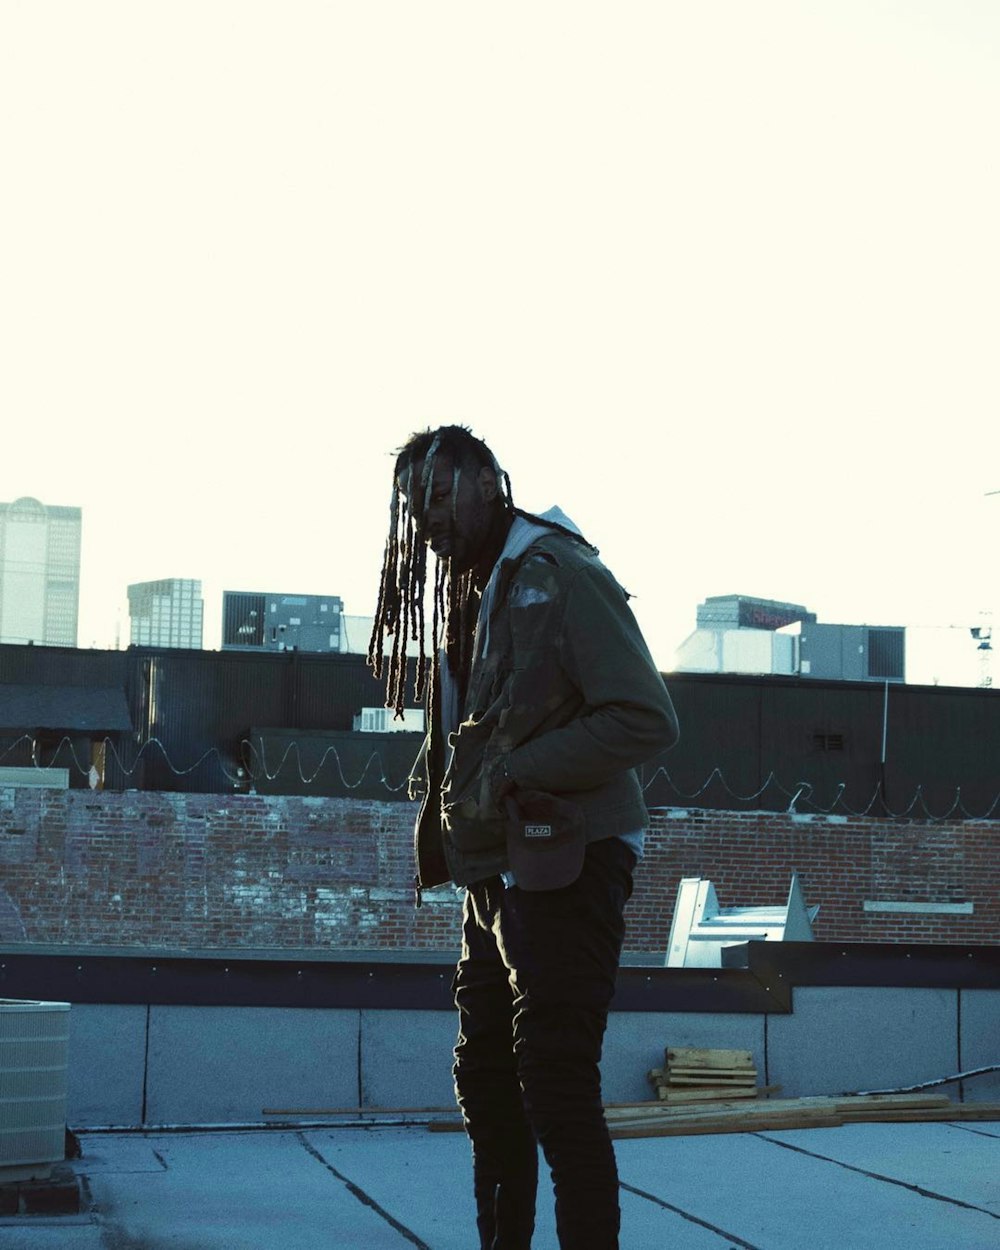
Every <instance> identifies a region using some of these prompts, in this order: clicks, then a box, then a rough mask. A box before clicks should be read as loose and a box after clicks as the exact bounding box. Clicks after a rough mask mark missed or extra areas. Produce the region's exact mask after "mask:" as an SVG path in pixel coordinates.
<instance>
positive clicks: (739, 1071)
mask: <svg viewBox="0 0 1000 1250" xmlns="http://www.w3.org/2000/svg"><path fill="white" fill-rule="evenodd" d="M661 1070H662V1071H664V1074H665V1076H666V1077H667V1079H668V1080H673V1078H674V1077H676V1076H700V1077H702V1078H704V1077H709V1078H711V1080H713V1081H715V1080H720V1081H724V1080H727V1079H729V1078H732V1079H733V1080H740V1081H752V1080H753V1079H754V1078H755V1077H756V1075H757V1069H756V1068H681V1067H678V1066H677V1065H676V1064H670V1063H668V1064H667V1066H666V1069H661Z"/></svg>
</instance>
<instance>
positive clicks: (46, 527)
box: [0, 496, 82, 647]
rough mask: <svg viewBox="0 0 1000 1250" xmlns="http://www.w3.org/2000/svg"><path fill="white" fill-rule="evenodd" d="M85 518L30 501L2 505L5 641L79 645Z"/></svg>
mask: <svg viewBox="0 0 1000 1250" xmlns="http://www.w3.org/2000/svg"><path fill="white" fill-rule="evenodd" d="M81 516H82V514H81V512H80V509H79V508H64V507H55V506H48V507H47V506H46V505H45V504H43V503H39V501H38V500H37V499H31V498H29V497H27V496H25V497H24V498H22V499H16V500H15V501H14V502H13V503H0V642H15V643H26V642H34V643H41V644H48V645H50V646H58V647H75V646H76V631H77V622H78V618H79V611H80V531H81Z"/></svg>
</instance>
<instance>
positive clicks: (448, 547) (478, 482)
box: [399, 455, 497, 573]
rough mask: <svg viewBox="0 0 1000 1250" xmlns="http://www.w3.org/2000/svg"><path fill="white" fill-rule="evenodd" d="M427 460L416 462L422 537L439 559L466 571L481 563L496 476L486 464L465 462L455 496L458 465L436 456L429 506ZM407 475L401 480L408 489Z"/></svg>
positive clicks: (415, 483)
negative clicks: (424, 480)
mask: <svg viewBox="0 0 1000 1250" xmlns="http://www.w3.org/2000/svg"><path fill="white" fill-rule="evenodd" d="M423 468H424V462H423V460H417V461H415V462H414V465H413V486H412V490H413V495H414V499H413V505H412V506H413V511H414V514H415V515H416V516H417V518H418V522H419V524H420V527H421V536H422V537H423V539H424V541H425V542H426V543H428V544H429V545H430V548H431V550H432V551H433V552H434V554H435V555H436V556H437V557H438V559H441V560H445V559H450V560H451V568H452V572H455V573H466V572H468V570H469V569H471V568H473V567H474V566H475V564H476V563H477V562H478V560H479V558H480V556H481V555H482V554H483V550H484V547H485V544H486V542H487V539H488V537H489V533H490V520H491V517H492V512H493V504H494V502H495V500H496V497H497V481H496V475H495V474H494V472H493V470H492V469H488V468H486V467H485V466H484V467H483V468H481V469H478V470H477V469H476V468H475V467H474V466H473V465H471V464H466V465H463V466H462V468H461V472H460V473H459V475H458V494H457V496H456V497H455V499H454V512H453V511H452V508H453V501H452V492H453V490H454V484H455V467H454V464H453V462H452V460H451V459H450V458H449V457H447V456H444V455H438V456H435V457H434V469H433V473H432V476H431V484H430V500H429V502H428V503H427V506H426V508H425V507H424V502H425V499H426V494H425V488H424V487H422V486H421V484H420V483H421V477H422V475H423ZM407 485H408V483H407V481H406V479H405V477H401V478H400V479H399V486H400V489H401V490H402V491H403V492H404V493H405V492H406V489H407Z"/></svg>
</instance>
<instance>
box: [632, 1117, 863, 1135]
mask: <svg viewBox="0 0 1000 1250" xmlns="http://www.w3.org/2000/svg"><path fill="white" fill-rule="evenodd" d="M841 1124H843V1120H842V1119H840V1117H839V1116H835V1115H828V1116H822V1115H816V1116H812V1117H810V1118H809V1119H803V1117H801V1116H793V1115H788V1116H780V1115H776V1116H774V1117H773V1118H772V1119H771V1120H769V1121H768V1122H767V1123H766V1124H764V1125H760V1124H756V1123H755V1124H753V1125H748V1124H741V1123H740V1121H739V1120H738V1119H736V1118H735V1117H727V1118H725V1119H722V1120H711V1119H707V1118H706V1119H704V1120H687V1121H685V1120H678V1121H673V1120H664V1121H649V1122H648V1123H645V1124H623V1125H615V1126H613V1127H611V1128H609V1130H608V1131H609V1133H610V1135H611V1136H612V1137H613V1138H615V1139H618V1138H627V1137H687V1136H695V1135H697V1134H701V1133H744V1132H751V1131H759V1130H760V1129H761V1128H762V1127H763V1128H769V1129H773V1130H778V1129H787V1128H836V1127H838V1126H839V1125H841Z"/></svg>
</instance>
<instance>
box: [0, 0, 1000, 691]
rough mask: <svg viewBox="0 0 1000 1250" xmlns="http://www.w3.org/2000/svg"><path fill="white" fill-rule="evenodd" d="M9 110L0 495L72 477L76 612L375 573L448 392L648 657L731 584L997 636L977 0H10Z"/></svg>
mask: <svg viewBox="0 0 1000 1250" xmlns="http://www.w3.org/2000/svg"><path fill="white" fill-rule="evenodd" d="M0 118H2V121H0V168H2V170H3V179H4V192H3V196H2V199H0V204H2V211H3V230H2V232H0V353H2V360H0V411H2V412H3V414H4V418H5V420H4V429H5V431H6V433H7V447H6V454H4V455H3V457H2V458H0V499H2V500H6V501H10V500H13V499H16V498H18V497H20V496H22V495H33V496H35V497H36V498H38V499H41V500H42V501H43V502H44V503H49V504H70V505H77V506H80V507H82V508H83V513H84V545H83V563H82V592H81V614H80V633H79V642H80V645H81V646H90V645H97V646H112V645H114V640H115V636H116V628H117V626H118V623H119V622H120V630H121V638H122V645H126V644H127V642H128V615H127V607H126V604H125V587H126V586H127V584H128V583H129V582H133V581H144V580H152V579H155V578H161V577H197V578H200V579H201V580H202V583H203V587H204V594H205V617H206V632H205V643H206V645H207V646H218V645H219V631H220V617H221V600H222V591H223V590H224V589H233V590H270V591H283V592H287V593H318V594H339V595H340V596H341V597H342V598H343V600H344V605H345V610H346V611H347V612H349V613H356V614H359V615H360V614H368V613H370V612H371V611H372V610H373V607H374V598H375V591H376V585H377V579H378V573H379V568H380V563H381V553H382V546H383V543H384V539H385V531H386V526H387V520H388V502H389V493H390V486H391V462H392V457H391V454H390V453H391V452H392V450H393V449H394V448H395V447H396V446H397V445H398V444H399V443H401V442H402V441H404V440H405V438H406V436H407V435H408V434H409V433H410V432H411V431H412V430H413V429H415V428H420V427H423V426H425V425H427V424H438V423H439V422H441V421H461V422H464V423H468V424H470V425H471V426H472V427H473V428H474V430H475V431H476V432H477V433H478V434H480V435H481V436H482V437H484V438H485V439H486V440H487V442H489V443H490V444H491V445H492V446H493V448H494V450H495V451H496V453H497V455H498V457H499V459H500V461H501V463H502V464H503V465H504V466H505V467H506V468H507V470H508V471H509V473H510V475H511V479H512V482H513V488H514V497H515V500H516V501H517V502H518V503H519V504H521V505H522V506H524V507H527V508H530V509H532V510H535V511H538V510H542V509H544V508H547V507H549V506H550V505H552V504H553V503H558V504H559V505H560V506H561V507H562V508H564V509H565V511H566V512H568V513H569V514H570V516H572V517H573V518H574V519H575V520H576V522H577V524H578V525H579V526H580V527H581V529H582V530H583V531H584V533H585V534H586V535H587V536H588V537H589V538H590V539H591V541H593V542H594V543H595V544H596V545H597V546H599V547H600V548H601V551H602V554H603V555H604V557H605V559H606V561H607V563H608V564H609V566H610V567H611V568H612V570H613V571H614V572H615V574H616V575H617V577H618V578H619V580H620V581H621V582H622V583H623V584H624V585H625V586H626V587H627V588H628V589H629V590H630V591H632V592H633V594H634V595H635V596H636V598H635V600H634V603H633V606H634V608H635V610H636V614H637V616H638V618H639V620H640V623H641V624H642V626H643V628H644V631H645V633H646V635H647V638H648V640H649V643H650V646H651V648H652V650H653V653H654V656H655V657H656V658H657V660H658V662H659V663H660V664H661V666H662V667H664V668H669V667H670V666H671V665H672V662H673V650H674V648H675V647H676V646H677V645H678V644H679V643H680V642H681V641H682V640H683V638H684V637H686V635H687V634H688V633H689V632H690V631H691V630H692V629H693V628H694V620H695V609H696V606H697V604H698V602H699V601H700V600H702V599H704V598H705V597H706V596H707V595H717V594H728V593H743V594H749V595H758V596H762V597H765V598H773V599H787V600H791V601H794V602H799V603H803V604H805V605H807V606H808V607H809V608H810V609H811V610H812V611H814V612H816V613H817V614H818V616H819V618H820V620H823V621H831V622H846V623H871V624H889V625H910V626H917V625H920V626H935V627H939V628H937V629H935V631H934V632H933V634H932V635H930V636H932V637H935V638H940V639H943V640H949V639H951V640H952V641H955V642H956V645H957V646H958V651H959V652H961V655H962V656H963V657H967V659H968V660H969V661H970V662H971V663H972V664H973V666H974V665H975V664H976V663H977V661H976V660H975V656H974V652H973V650H972V647H971V644H969V643H968V642H967V629H966V627H967V626H971V625H974V624H979V623H981V622H982V621H983V620H984V619H985V617H984V616H983V615H982V614H984V613H992V612H995V611H996V610H997V608H998V607H1000V594H998V586H997V571H996V564H997V561H996V557H995V555H994V551H995V548H996V545H997V539H998V537H1000V495H997V496H994V497H989V496H987V495H986V492H987V491H990V490H1000V455H998V451H1000V421H998V415H1000V403H998V400H1000V370H998V361H997V357H998V343H1000V230H998V226H997V223H998V222H1000V163H998V157H997V151H998V147H997V135H998V132H1000V6H998V5H997V4H995V3H992V2H990V0H965V2H963V0H912V2H910V3H902V2H899V0H881V2H880V0H863V2H862V0H827V2H826V3H823V2H820V0H814V2H813V3H794V2H791V0H760V2H756V3H755V2H753V0H733V2H725V0H722V2H718V3H706V2H699V3H693V2H691V3H684V4H681V3H670V2H669V0H659V2H658V3H624V2H622V0H618V2H616V3H587V2H586V0H574V2H573V3H563V2H558V3H556V2H547V0H532V3H518V2H514V3H507V4H504V5H502V6H501V5H494V6H487V5H483V4H477V3H472V2H470V0H462V2H461V3H438V2H436V0H421V2H419V3H416V2H414V0H406V2H405V3H400V2H391V3H372V4H358V3H357V2H356V0H352V2H351V3H347V2H344V3H325V4H324V3H308V2H303V3H286V4H277V3H272V4H263V3H259V2H257V0H234V2H231V3H230V2H227V0H197V3H188V2H184V0H172V2H171V3H170V4H151V3H142V2H141V0H127V2H121V3H112V2H109V0H88V2H87V3H84V4H81V3H79V2H78V0H73V2H71V3H67V2H60V0H51V2H49V3H34V2H25V3H19V2H17V0H0ZM11 436H13V446H11ZM948 626H953V627H956V628H952V629H948V628H945V627H948ZM956 654H957V653H956ZM913 659H914V656H913V652H912V650H911V661H912V660H913ZM928 663H929V664H931V667H933V662H932V661H928ZM934 675H937V674H935V673H932V672H930V671H929V670H925V669H924V668H922V667H921V668H920V670H919V671H918V672H915V673H913V674H912V676H913V679H915V680H931V679H932V678H933V676H934ZM945 677H947V675H945ZM972 680H973V681H974V680H975V678H974V676H973V678H972Z"/></svg>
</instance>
